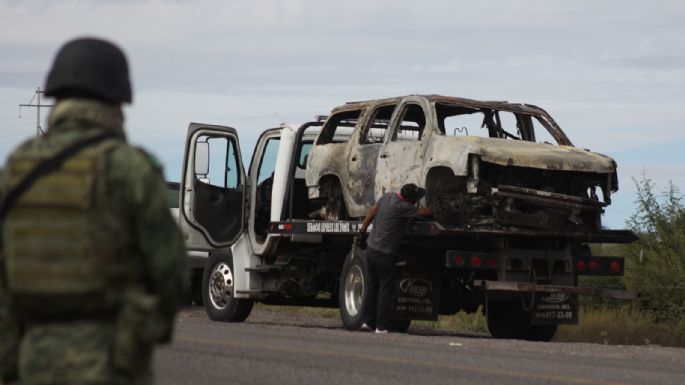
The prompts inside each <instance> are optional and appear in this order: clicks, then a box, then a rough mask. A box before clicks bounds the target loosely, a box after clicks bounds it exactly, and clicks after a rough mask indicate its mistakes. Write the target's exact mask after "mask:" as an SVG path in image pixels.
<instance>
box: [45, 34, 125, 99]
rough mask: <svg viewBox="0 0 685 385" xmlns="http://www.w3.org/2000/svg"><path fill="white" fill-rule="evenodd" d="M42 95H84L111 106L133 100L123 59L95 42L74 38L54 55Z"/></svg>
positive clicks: (118, 51) (114, 48)
mask: <svg viewBox="0 0 685 385" xmlns="http://www.w3.org/2000/svg"><path fill="white" fill-rule="evenodd" d="M45 95H47V96H54V97H57V98H59V97H63V96H70V95H86V96H92V97H95V98H100V99H103V100H106V101H108V102H112V103H123V102H126V103H130V102H131V100H132V99H133V96H132V92H131V81H130V79H129V73H128V63H127V61H126V55H124V52H123V51H122V50H121V49H120V48H119V47H117V46H116V45H114V44H112V43H110V42H108V41H105V40H102V39H97V38H78V39H74V40H71V41H69V42H67V43H66V44H64V45H63V46H62V48H60V50H59V52H57V56H55V60H54V62H53V63H52V68H51V69H50V73H49V74H48V77H47V80H46V82H45Z"/></svg>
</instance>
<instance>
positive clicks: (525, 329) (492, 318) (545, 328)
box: [487, 299, 559, 342]
mask: <svg viewBox="0 0 685 385" xmlns="http://www.w3.org/2000/svg"><path fill="white" fill-rule="evenodd" d="M487 321H488V330H489V331H490V335H491V336H493V337H494V338H505V339H518V340H528V341H541V342H548V341H551V340H552V338H554V334H555V333H556V332H557V327H558V326H559V325H533V324H531V319H530V312H529V311H526V310H525V309H524V308H523V305H522V304H521V301H520V300H519V299H515V300H508V301H492V302H488V308H487Z"/></svg>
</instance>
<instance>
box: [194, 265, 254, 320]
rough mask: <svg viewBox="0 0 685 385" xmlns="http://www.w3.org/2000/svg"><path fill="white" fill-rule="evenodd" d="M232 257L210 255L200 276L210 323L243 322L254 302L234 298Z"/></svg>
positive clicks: (203, 298)
mask: <svg viewBox="0 0 685 385" xmlns="http://www.w3.org/2000/svg"><path fill="white" fill-rule="evenodd" d="M233 273H234V270H233V257H232V256H230V255H227V254H218V253H217V254H211V255H210V256H209V261H207V266H206V267H205V269H204V272H203V274H202V302H203V303H204V308H205V312H206V313H207V315H208V316H209V318H210V319H211V320H212V321H220V322H243V321H245V320H246V319H247V317H248V316H249V315H250V312H251V311H252V306H253V305H254V301H253V300H251V299H242V298H240V299H239V298H235V281H234V279H233Z"/></svg>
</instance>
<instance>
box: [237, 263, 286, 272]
mask: <svg viewBox="0 0 685 385" xmlns="http://www.w3.org/2000/svg"><path fill="white" fill-rule="evenodd" d="M284 268H285V266H284V265H258V266H255V267H246V268H245V271H247V272H252V273H272V272H276V271H282V270H283V269H284Z"/></svg>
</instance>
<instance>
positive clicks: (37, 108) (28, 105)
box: [19, 87, 53, 136]
mask: <svg viewBox="0 0 685 385" xmlns="http://www.w3.org/2000/svg"><path fill="white" fill-rule="evenodd" d="M42 93H44V91H41V90H40V87H38V88H36V94H35V95H33V97H32V98H31V100H29V102H28V104H20V105H19V117H21V108H22V107H36V136H41V135H43V134H45V132H44V131H43V129H42V128H41V126H40V108H41V107H52V106H53V105H52V104H40V94H42ZM33 99H36V104H31V102H32V101H33Z"/></svg>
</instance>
